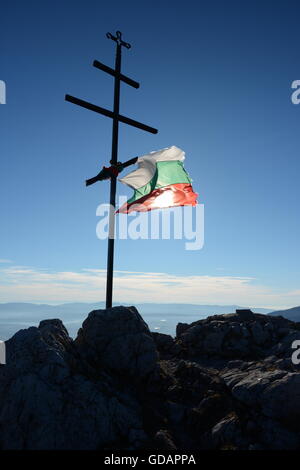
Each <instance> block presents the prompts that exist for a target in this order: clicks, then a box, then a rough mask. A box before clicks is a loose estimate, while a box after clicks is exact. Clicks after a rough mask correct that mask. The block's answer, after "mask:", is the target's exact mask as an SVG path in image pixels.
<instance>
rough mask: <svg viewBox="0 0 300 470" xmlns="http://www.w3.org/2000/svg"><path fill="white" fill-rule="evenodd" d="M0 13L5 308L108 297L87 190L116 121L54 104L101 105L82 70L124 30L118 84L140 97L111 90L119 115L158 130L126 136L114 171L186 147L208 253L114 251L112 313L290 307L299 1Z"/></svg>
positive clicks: (107, 84) (171, 248)
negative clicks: (150, 306) (122, 305)
mask: <svg viewBox="0 0 300 470" xmlns="http://www.w3.org/2000/svg"><path fill="white" fill-rule="evenodd" d="M1 9H2V11H1V17H2V18H3V20H2V25H1V31H0V44H1V45H0V56H1V62H0V79H1V80H4V81H5V82H6V86H7V104H6V105H0V122H1V127H0V154H1V160H0V178H1V184H0V204H1V214H2V218H1V231H0V302H6V301H34V302H51V303H55V302H56V301H57V302H60V301H76V300H86V301H94V300H96V299H99V300H103V298H104V274H103V270H105V267H106V241H101V240H98V239H97V237H96V234H95V230H96V224H97V222H98V219H97V217H96V208H97V205H98V204H99V203H101V202H107V199H108V183H107V182H104V183H102V184H97V185H94V186H92V187H90V188H86V187H85V185H84V180H85V179H86V178H87V177H91V176H93V175H94V174H96V173H97V171H98V170H99V169H100V168H101V166H102V165H103V164H106V163H107V162H108V160H109V158H110V147H111V124H112V123H111V121H110V120H109V119H107V118H104V117H102V116H100V115H97V114H94V113H92V112H89V111H87V110H84V109H81V108H78V107H76V106H74V105H72V104H70V103H66V102H65V101H64V95H65V93H70V94H73V95H75V96H78V97H80V98H82V99H86V100H88V101H91V102H94V103H95V104H98V105H100V106H103V107H107V108H111V107H112V96H113V79H112V77H110V76H107V75H106V74H104V73H103V72H100V71H99V70H96V69H95V68H93V67H92V66H91V64H92V61H93V60H94V59H98V60H100V61H102V62H104V63H105V64H107V65H110V66H113V61H114V44H113V43H112V41H109V40H108V39H106V37H105V34H106V32H107V31H111V32H112V33H114V32H115V31H116V30H118V29H119V30H121V31H122V32H123V35H124V39H125V40H126V41H128V42H130V43H131V44H132V49H131V50H130V51H127V50H125V51H124V52H123V65H122V70H123V72H124V73H125V74H127V75H128V76H130V77H132V78H133V79H135V80H137V81H139V82H140V83H141V88H140V89H139V90H135V89H133V88H131V87H128V86H127V85H123V86H122V90H121V113H122V114H125V115H127V116H130V117H132V118H134V119H137V120H140V121H142V122H144V123H146V124H149V125H151V126H154V127H157V128H158V129H159V133H158V134H157V135H152V134H148V133H145V132H143V131H140V130H137V129H134V128H130V127H129V126H126V125H123V124H121V126H120V141H119V159H120V160H125V159H127V158H129V157H131V156H135V155H139V154H140V155H141V154H144V153H147V152H149V151H152V150H157V149H161V148H164V147H168V146H170V145H177V146H178V147H180V148H182V149H184V150H185V152H186V162H185V167H186V169H187V170H188V172H189V173H190V175H191V177H192V179H193V185H194V189H195V190H196V191H197V192H198V193H199V202H201V203H203V204H204V206H205V245H204V247H203V249H202V250H199V251H186V250H185V249H184V241H182V240H137V241H133V240H120V241H118V242H117V243H116V252H115V268H116V270H117V271H118V272H119V273H116V295H115V300H116V301H121V300H123V301H130V302H135V301H139V302H141V301H151V300H152V301H158V302H160V301H161V302H167V301H170V298H171V297H172V298H173V296H174V299H175V300H176V301H178V302H188V301H191V302H194V303H214V304H216V303H218V304H224V303H240V304H244V305H250V306H266V307H269V306H271V307H276V308H277V307H289V306H294V305H298V304H300V274H299V249H298V243H299V235H300V219H299V208H298V207H299V196H300V185H299V170H300V159H299V145H298V143H299V126H300V105H299V106H296V105H293V104H292V102H291V99H290V96H291V93H292V90H291V83H292V81H293V80H296V79H300V65H299V59H298V56H299V53H298V43H299V36H300V32H299V25H298V17H299V4H298V5H297V2H293V1H290V2H286V1H281V2H271V1H270V2H269V1H264V2H260V1H251V2H234V1H227V2H224V1H220V0H219V1H216V2H214V3H212V2H196V1H187V2H178V1H174V0H173V1H172V2H171V1H170V2H168V1H163V2H159V1H157V0H154V1H153V2H151V3H146V2H138V1H130V0H129V1H127V2H121V1H118V0H116V1H115V2H113V3H111V4H108V3H103V2H97V1H92V0H86V1H85V2H79V1H72V2H71V1H61V2H60V1H51V2H50V1H44V2H37V1H27V2H21V1H14V0H12V1H11V2H9V3H8V2H7V3H6V5H5V6H2V7H1ZM118 191H119V194H124V195H129V194H130V191H129V190H128V189H126V188H124V187H123V186H122V185H121V184H119V187H118ZM1 260H2V262H1ZM95 270H100V271H95ZM149 273H150V274H149ZM162 273H165V275H164V274H162ZM133 286H135V289H132V287H133ZM170 286H173V288H172V289H171V288H170Z"/></svg>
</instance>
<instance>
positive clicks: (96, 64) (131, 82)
mask: <svg viewBox="0 0 300 470" xmlns="http://www.w3.org/2000/svg"><path fill="white" fill-rule="evenodd" d="M93 66H94V67H96V68H97V69H100V70H102V71H103V72H106V73H109V74H110V75H112V76H113V77H119V79H120V80H122V82H125V83H127V85H130V86H132V87H133V88H139V87H140V84H139V83H138V82H135V81H134V80H132V79H131V78H129V77H126V75H123V74H122V73H120V74H119V73H118V72H116V71H115V70H114V69H112V68H111V67H108V66H107V65H105V64H102V62H99V60H94V62H93Z"/></svg>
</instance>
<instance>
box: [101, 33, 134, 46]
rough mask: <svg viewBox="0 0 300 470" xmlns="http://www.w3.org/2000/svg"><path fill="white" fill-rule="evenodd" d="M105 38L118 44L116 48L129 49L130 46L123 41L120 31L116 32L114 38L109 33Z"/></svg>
mask: <svg viewBox="0 0 300 470" xmlns="http://www.w3.org/2000/svg"><path fill="white" fill-rule="evenodd" d="M106 37H107V38H108V39H112V40H113V41H115V42H116V43H117V44H118V46H124V47H126V49H130V48H131V44H129V43H128V42H125V41H123V39H122V33H121V31H117V32H116V36H114V35H113V34H111V33H106Z"/></svg>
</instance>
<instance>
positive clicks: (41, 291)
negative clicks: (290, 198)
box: [0, 266, 300, 309]
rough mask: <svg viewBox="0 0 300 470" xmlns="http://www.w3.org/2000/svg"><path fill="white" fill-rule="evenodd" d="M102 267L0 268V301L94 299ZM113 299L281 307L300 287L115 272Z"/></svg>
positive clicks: (293, 300)
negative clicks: (282, 288) (280, 289)
mask: <svg viewBox="0 0 300 470" xmlns="http://www.w3.org/2000/svg"><path fill="white" fill-rule="evenodd" d="M105 286H106V270H105V269H90V268H84V269H82V270H80V271H50V270H47V269H36V268H34V267H31V266H29V267H26V266H9V267H4V266H3V267H0V302H37V303H38V302H44V303H47V302H49V303H53V302H55V303H62V302H95V301H101V300H103V299H104V298H105ZM114 298H115V301H119V302H128V303H133V304H134V303H141V302H156V303H168V302H174V303H194V304H223V305H228V304H239V305H245V306H252V307H267V308H274V309H280V308H286V307H289V306H290V307H292V306H295V305H299V304H300V289H299V290H293V291H285V292H278V291H276V290H274V289H272V288H270V287H268V286H263V285H259V284H258V282H257V280H256V279H254V278H252V277H239V276H221V275H220V276H200V275H193V276H180V275H175V274H170V273H162V272H157V273H155V272H142V271H120V270H116V271H115V276H114Z"/></svg>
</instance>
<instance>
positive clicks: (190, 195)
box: [117, 183, 198, 214]
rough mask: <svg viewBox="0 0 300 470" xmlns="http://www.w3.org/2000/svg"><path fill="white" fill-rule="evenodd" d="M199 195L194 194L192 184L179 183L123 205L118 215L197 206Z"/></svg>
mask: <svg viewBox="0 0 300 470" xmlns="http://www.w3.org/2000/svg"><path fill="white" fill-rule="evenodd" d="M197 196H198V194H197V193H194V191H193V188H192V186H191V185H190V184H186V183H177V184H170V185H169V186H164V187H163V188H158V189H155V190H154V191H151V193H149V194H147V195H146V196H143V197H141V198H140V199H137V200H136V201H134V202H132V203H131V204H127V202H126V203H125V204H123V206H122V207H120V209H119V210H117V213H118V212H120V213H122V214H130V213H131V212H134V211H137V212H147V211H151V210H153V209H163V208H167V207H177V206H195V205H196V204H197V200H196V199H197Z"/></svg>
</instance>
